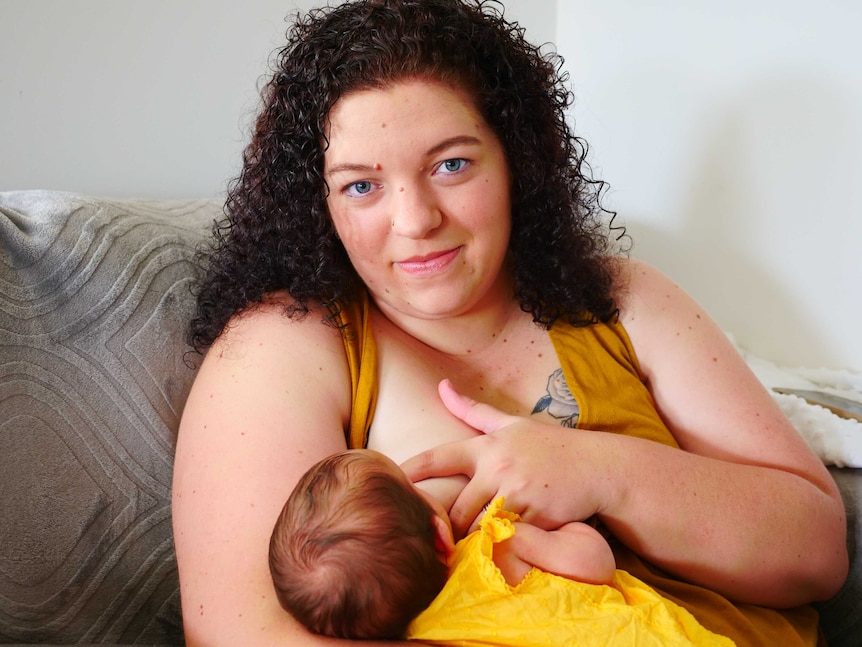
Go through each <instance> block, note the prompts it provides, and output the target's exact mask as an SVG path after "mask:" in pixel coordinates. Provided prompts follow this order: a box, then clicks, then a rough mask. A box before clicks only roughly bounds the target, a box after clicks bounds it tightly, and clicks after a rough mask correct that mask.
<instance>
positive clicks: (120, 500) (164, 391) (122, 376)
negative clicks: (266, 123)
mask: <svg viewBox="0 0 862 647" xmlns="http://www.w3.org/2000/svg"><path fill="white" fill-rule="evenodd" d="M220 215H221V207H220V205H219V204H217V203H215V202H212V201H195V202H165V201H143V200H108V199H101V198H90V197H85V196H80V195H75V194H69V193H59V192H46V191H19V192H7V193H0V241H2V255H0V443H2V449H0V483H2V493H3V495H2V497H0V643H4V642H6V643H8V642H31V643H32V642H43V643H75V642H88V643H103V644H104V643H124V644H144V643H147V644H155V643H163V644H181V643H182V626H181V620H180V612H179V590H178V579H177V569H176V560H175V556H174V549H173V540H172V532H171V515H170V488H171V475H172V459H173V448H174V443H175V439H176V431H177V426H178V423H179V416H180V414H181V412H182V407H183V404H184V402H185V398H186V395H187V393H188V389H189V387H190V385H191V381H192V378H193V377H194V370H193V368H191V366H190V365H189V364H188V362H187V361H186V359H187V358H186V357H185V355H186V353H187V352H188V350H189V349H188V347H187V346H186V344H185V326H186V323H187V321H188V319H189V317H190V315H191V312H192V309H193V305H194V298H193V296H192V294H191V291H190V287H191V285H192V282H193V280H194V277H195V266H194V261H193V257H194V252H195V250H196V247H197V246H198V244H199V243H200V242H201V241H202V240H204V239H205V238H206V237H207V235H208V233H209V231H210V230H211V226H212V222H213V220H214V219H217V218H219V217H220Z"/></svg>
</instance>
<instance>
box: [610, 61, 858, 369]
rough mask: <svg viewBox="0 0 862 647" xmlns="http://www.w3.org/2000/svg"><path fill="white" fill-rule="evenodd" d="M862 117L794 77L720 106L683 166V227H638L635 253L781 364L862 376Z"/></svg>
mask: <svg viewBox="0 0 862 647" xmlns="http://www.w3.org/2000/svg"><path fill="white" fill-rule="evenodd" d="M851 108H852V106H851V104H850V102H849V101H847V100H846V97H845V96H843V95H842V94H841V88H837V90H836V87H834V86H830V85H828V84H827V83H826V82H825V81H824V80H823V79H818V80H816V81H812V80H811V79H800V78H798V77H796V78H793V77H789V76H787V75H785V76H784V77H783V78H776V77H775V76H772V78H770V79H769V80H767V81H766V82H764V83H759V84H756V85H752V86H749V87H747V88H745V89H744V90H743V91H741V92H739V93H738V94H737V95H736V96H733V97H730V98H728V99H723V100H722V105H715V103H713V104H712V105H711V106H710V110H711V113H712V114H714V115H716V117H715V118H714V119H713V120H712V123H707V124H706V125H705V126H703V127H701V128H699V129H698V130H699V131H700V132H702V133H704V136H703V137H701V138H699V139H693V140H692V141H690V143H688V144H687V146H688V148H689V150H688V151H685V155H684V156H683V158H681V159H683V160H685V159H686V158H687V159H689V160H693V164H691V165H690V166H689V170H688V171H687V172H683V174H682V175H681V176H680V177H679V178H678V179H677V181H679V183H680V185H679V187H678V189H677V192H678V195H680V196H681V197H680V200H679V202H678V203H677V208H678V213H677V217H678V221H677V226H676V227H675V228H674V229H673V230H672V231H671V230H663V229H658V228H656V227H655V226H654V225H653V224H650V223H649V221H648V220H646V219H640V220H639V219H636V218H631V217H628V218H627V220H628V221H629V222H628V224H629V229H630V232H631V234H632V236H633V238H634V241H635V246H634V250H633V254H634V255H635V256H637V257H640V258H644V259H645V260H648V261H650V262H652V263H654V264H656V265H657V266H658V267H660V268H662V269H663V270H664V271H666V272H667V273H668V274H669V275H671V276H673V277H675V278H676V279H677V280H678V281H679V282H680V284H681V285H682V286H683V287H684V288H686V289H687V290H689V291H690V292H692V293H693V294H694V295H695V296H696V298H697V299H698V300H699V301H701V303H702V304H703V305H704V306H705V307H706V308H707V309H708V310H709V311H710V313H711V314H712V315H713V316H714V317H715V318H716V319H717V320H718V322H719V324H720V325H721V326H722V327H723V328H724V329H725V330H727V331H730V332H732V333H734V335H735V336H736V337H737V341H739V342H740V343H741V344H742V345H743V346H745V347H747V348H748V349H749V350H751V351H752V352H754V353H756V354H759V355H763V356H764V357H767V358H769V359H773V360H774V361H777V362H779V363H785V364H788V363H790V364H802V365H808V366H829V367H847V368H850V367H855V369H856V370H860V369H862V345H860V343H862V342H860V341H859V336H858V334H857V333H856V332H855V330H854V329H855V328H856V324H855V323H854V322H857V321H858V320H859V318H860V317H862V311H860V308H862V305H860V304H859V303H857V302H856V301H855V300H854V299H852V298H848V297H849V296H850V295H855V294H858V281H859V279H860V278H862V263H860V260H859V257H858V255H857V254H858V252H857V250H856V249H855V248H856V247H858V244H859V241H862V222H860V221H862V219H860V218H859V217H858V215H859V214H855V216H854V212H855V211H857V210H858V205H857V208H856V209H854V205H853V201H854V195H853V191H854V190H857V189H856V185H857V181H856V180H855V179H854V177H852V176H854V175H855V174H856V172H857V171H858V168H859V165H858V164H846V163H842V160H844V161H845V162H846V160H848V159H851V160H852V159H853V158H854V157H856V158H857V159H858V158H859V156H860V153H859V152H858V151H855V149H854V148H853V142H854V137H855V141H858V135H854V133H853V132H852V129H853V128H854V127H858V126H857V125H856V124H855V123H854V121H855V122H858V117H855V116H854V115H853V114H852V113H851V112H850V110H851ZM702 123H703V122H702ZM854 310H855V311H856V312H855V313H854ZM853 343H856V344H857V346H856V347H853V348H849V347H848V345H850V344H853Z"/></svg>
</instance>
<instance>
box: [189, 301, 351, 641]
mask: <svg viewBox="0 0 862 647" xmlns="http://www.w3.org/2000/svg"><path fill="white" fill-rule="evenodd" d="M349 409H350V384H349V378H348V372H347V366H346V360H345V357H344V352H343V346H342V343H341V340H340V337H339V333H338V331H336V330H334V329H332V328H331V327H328V326H325V325H324V324H322V323H321V322H320V318H319V316H316V315H315V314H314V313H312V314H310V315H308V316H307V317H306V318H305V319H303V320H301V321H293V320H291V319H289V318H288V317H287V316H286V315H285V314H284V311H283V308H282V307H281V305H279V304H277V303H275V304H267V305H265V306H263V307H260V308H257V309H255V310H252V311H250V312H248V313H246V314H244V315H242V316H239V317H235V318H234V320H233V321H232V322H231V323H230V325H229V328H228V329H227V331H226V332H225V333H223V335H222V337H220V338H219V339H218V340H217V341H216V343H215V344H214V345H213V346H212V347H211V349H210V350H209V352H208V353H207V355H206V357H205V359H204V361H203V364H202V366H201V368H200V371H199V373H198V376H197V378H196V380H195V383H194V385H193V388H192V390H191V393H190V395H189V398H188V401H187V403H186V407H185V410H184V413H183V417H182V422H181V424H180V432H179V437H178V442H177V450H176V459H175V467H174V484H173V517H174V539H175V543H176V550H177V559H178V563H179V574H180V586H181V593H182V605H183V620H184V626H185V631H186V636H187V641H188V642H189V644H190V645H195V644H206V645H216V644H225V645H239V644H242V645H253V644H269V643H276V642H279V643H281V644H289V643H290V640H289V636H290V635H291V632H294V631H297V630H298V628H297V627H296V625H295V623H294V622H293V620H292V619H291V618H290V617H289V616H288V614H287V613H286V612H284V611H283V610H282V609H281V607H280V606H279V604H278V602H277V600H276V598H275V594H274V590H273V586H272V581H271V578H270V573H269V570H268V554H267V550H268V546H269V537H270V533H271V532H272V528H273V525H274V523H275V519H276V517H277V515H278V513H279V512H280V510H281V508H282V506H283V504H284V501H285V500H286V498H287V496H288V494H289V493H290V491H291V490H292V488H293V486H294V484H295V483H296V481H297V479H298V478H299V476H300V475H301V474H302V473H303V472H304V471H305V470H306V469H307V468H308V467H309V466H310V465H311V464H312V463H314V462H315V461H316V460H318V459H319V458H321V457H323V456H326V455H329V454H332V453H334V452H336V451H339V450H341V449H344V447H345V440H344V434H343V428H344V426H345V421H346V419H347V416H348V414H349ZM285 639H287V642H285ZM258 640H259V642H256V641H258Z"/></svg>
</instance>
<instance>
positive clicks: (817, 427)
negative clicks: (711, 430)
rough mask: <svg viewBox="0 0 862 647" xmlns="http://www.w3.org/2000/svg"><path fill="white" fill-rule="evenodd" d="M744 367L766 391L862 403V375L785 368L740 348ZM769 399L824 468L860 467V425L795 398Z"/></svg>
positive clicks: (847, 372)
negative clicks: (818, 394)
mask: <svg viewBox="0 0 862 647" xmlns="http://www.w3.org/2000/svg"><path fill="white" fill-rule="evenodd" d="M739 351H740V353H742V356H743V357H744V358H745V361H746V362H747V363H748V366H749V367H750V368H751V370H753V371H754V373H755V375H757V377H758V379H760V381H761V382H762V383H763V384H764V385H765V386H766V387H767V388H769V389H774V388H785V389H806V390H814V391H823V392H825V393H831V394H833V395H838V396H841V397H844V398H848V399H850V400H855V401H857V402H862V374H859V373H851V372H850V371H844V370H833V369H825V368H786V367H782V366H777V365H776V364H774V363H772V362H770V361H768V360H765V359H763V358H760V357H757V356H756V355H754V354H752V353H750V352H748V351H746V350H745V349H742V348H740V349H739ZM772 397H773V398H775V401H776V402H777V403H778V405H779V406H780V407H781V409H782V411H784V413H785V415H786V416H787V417H788V418H790V420H791V421H792V422H793V424H794V426H795V427H796V429H797V431H799V433H800V434H802V437H803V438H805V440H806V441H807V442H808V445H809V446H810V447H811V449H812V450H814V452H816V453H817V455H818V456H819V457H820V458H821V460H822V461H823V462H824V463H825V464H826V465H836V466H838V467H862V423H860V422H859V421H857V420H852V419H847V418H842V417H840V416H838V415H836V414H834V413H833V412H832V411H830V410H829V409H826V408H824V407H819V406H817V405H814V404H810V403H808V402H807V401H805V400H803V399H802V398H800V397H798V396H795V395H785V394H783V393H775V392H774V391H772Z"/></svg>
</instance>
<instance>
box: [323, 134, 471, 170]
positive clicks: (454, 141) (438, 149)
mask: <svg viewBox="0 0 862 647" xmlns="http://www.w3.org/2000/svg"><path fill="white" fill-rule="evenodd" d="M481 143H482V142H481V140H480V139H479V138H478V137H473V136H472V135H456V136H455V137H449V138H448V139H444V140H443V141H442V142H440V143H439V144H435V145H434V146H432V147H431V148H429V149H428V150H427V151H425V157H433V156H435V155H439V154H440V153H442V152H443V151H445V150H446V149H448V148H451V147H452V146H460V145H462V144H466V145H474V146H475V145H477V144H481ZM374 170H376V168H375V166H372V165H369V164H356V163H352V162H344V163H343V164H336V165H335V166H333V167H332V168H330V169H329V170H327V171H326V175H327V176H332V175H336V174H338V173H347V172H357V171H358V172H360V173H367V172H370V171H374Z"/></svg>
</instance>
